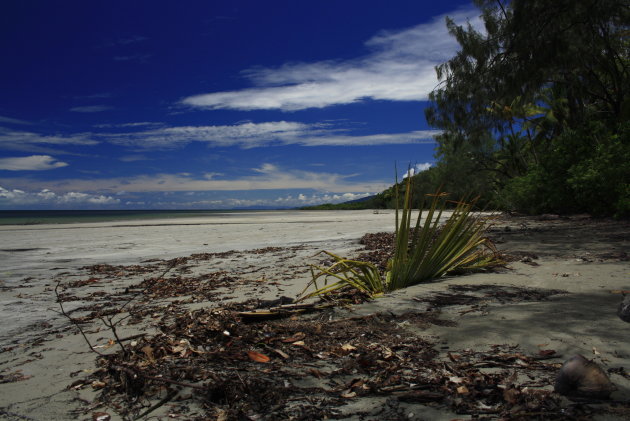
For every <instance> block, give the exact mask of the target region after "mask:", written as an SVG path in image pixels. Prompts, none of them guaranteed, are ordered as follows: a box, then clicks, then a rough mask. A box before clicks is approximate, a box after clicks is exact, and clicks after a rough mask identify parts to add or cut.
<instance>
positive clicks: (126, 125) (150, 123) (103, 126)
mask: <svg viewBox="0 0 630 421" xmlns="http://www.w3.org/2000/svg"><path fill="white" fill-rule="evenodd" d="M160 126H164V123H157V122H154V121H138V122H134V123H118V124H110V123H103V124H95V125H94V127H96V128H99V129H112V128H129V127H160Z"/></svg>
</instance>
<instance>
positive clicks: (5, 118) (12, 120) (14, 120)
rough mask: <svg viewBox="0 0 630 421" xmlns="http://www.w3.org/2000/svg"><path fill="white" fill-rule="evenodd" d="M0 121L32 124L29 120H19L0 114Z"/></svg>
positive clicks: (3, 122)
mask: <svg viewBox="0 0 630 421" xmlns="http://www.w3.org/2000/svg"><path fill="white" fill-rule="evenodd" d="M0 123H2V124H19V125H29V124H32V123H31V122H29V121H25V120H19V119H17V118H11V117H5V116H2V115H0Z"/></svg>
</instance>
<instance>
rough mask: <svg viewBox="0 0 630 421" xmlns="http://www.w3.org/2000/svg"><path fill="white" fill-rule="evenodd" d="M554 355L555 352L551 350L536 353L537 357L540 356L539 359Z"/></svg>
mask: <svg viewBox="0 0 630 421" xmlns="http://www.w3.org/2000/svg"><path fill="white" fill-rule="evenodd" d="M555 353H556V351H555V350H553V349H541V350H540V351H538V355H540V356H541V357H550V356H552V355H554V354H555Z"/></svg>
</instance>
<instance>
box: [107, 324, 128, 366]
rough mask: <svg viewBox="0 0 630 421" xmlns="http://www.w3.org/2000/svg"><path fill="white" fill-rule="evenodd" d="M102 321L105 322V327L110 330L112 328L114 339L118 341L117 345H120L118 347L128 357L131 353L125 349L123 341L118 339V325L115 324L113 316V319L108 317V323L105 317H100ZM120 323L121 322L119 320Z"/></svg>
mask: <svg viewBox="0 0 630 421" xmlns="http://www.w3.org/2000/svg"><path fill="white" fill-rule="evenodd" d="M100 319H101V321H102V322H103V324H104V325H105V326H107V327H108V328H110V330H111V331H112V333H113V334H114V338H115V339H116V343H117V344H118V346H120V349H122V352H123V354H124V355H125V357H126V356H128V355H129V353H128V352H127V348H125V346H124V345H123V344H122V341H121V340H120V338H119V337H118V332H117V331H116V324H117V323H118V322H116V323H114V322H113V321H112V319H113V316H112V317H108V318H107V321H105V319H104V318H103V317H100ZM119 321H120V320H119Z"/></svg>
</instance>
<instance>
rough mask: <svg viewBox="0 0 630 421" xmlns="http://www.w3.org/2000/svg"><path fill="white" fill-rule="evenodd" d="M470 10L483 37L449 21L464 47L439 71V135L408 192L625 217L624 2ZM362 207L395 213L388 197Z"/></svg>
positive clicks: (498, 2)
mask: <svg viewBox="0 0 630 421" xmlns="http://www.w3.org/2000/svg"><path fill="white" fill-rule="evenodd" d="M475 5H476V6H477V7H478V8H479V11H480V15H481V18H482V21H483V24H484V28H483V29H478V28H475V27H473V26H472V25H471V24H470V23H468V24H465V25H457V24H456V23H455V22H454V21H453V20H451V19H447V22H446V25H447V27H448V30H449V32H450V34H451V35H452V36H454V37H455V39H456V40H457V42H458V43H459V51H458V52H457V54H456V55H455V56H454V57H452V58H451V59H450V60H448V61H447V62H445V63H443V64H441V65H439V66H437V68H436V72H437V76H438V80H439V84H438V86H437V87H436V89H435V90H434V91H433V92H432V93H431V94H430V95H429V101H430V104H429V106H428V107H427V108H426V109H425V118H426V120H427V122H428V123H429V124H430V125H431V126H432V127H434V128H437V129H440V130H441V134H439V135H438V136H437V137H436V141H437V147H436V160H437V163H436V165H435V166H434V167H433V168H431V169H429V170H427V171H423V172H421V173H419V174H417V175H415V176H414V177H415V180H414V183H413V184H414V186H415V187H414V188H415V189H417V190H418V193H428V192H433V191H435V190H436V189H437V188H439V187H441V188H442V190H443V191H448V192H450V193H452V194H453V196H454V197H455V198H459V197H462V196H466V195H468V196H470V195H480V196H481V198H482V202H480V203H481V204H482V205H485V206H490V207H493V208H497V209H504V210H513V211H519V212H524V213H530V214H531V213H549V212H553V213H577V212H588V213H591V214H594V215H617V216H628V215H630V123H629V116H630V78H629V75H630V61H629V51H630V19H629V18H630V1H628V0H554V1H549V0H512V1H506V0H475ZM416 196H417V195H416ZM362 203H363V206H364V207H375V208H379V207H392V206H394V205H395V203H394V195H393V189H388V190H386V191H384V192H382V193H380V194H379V195H376V196H374V197H372V198H370V199H368V200H366V201H364V202H362ZM352 206H353V207H356V206H358V205H356V204H353V205H352Z"/></svg>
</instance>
